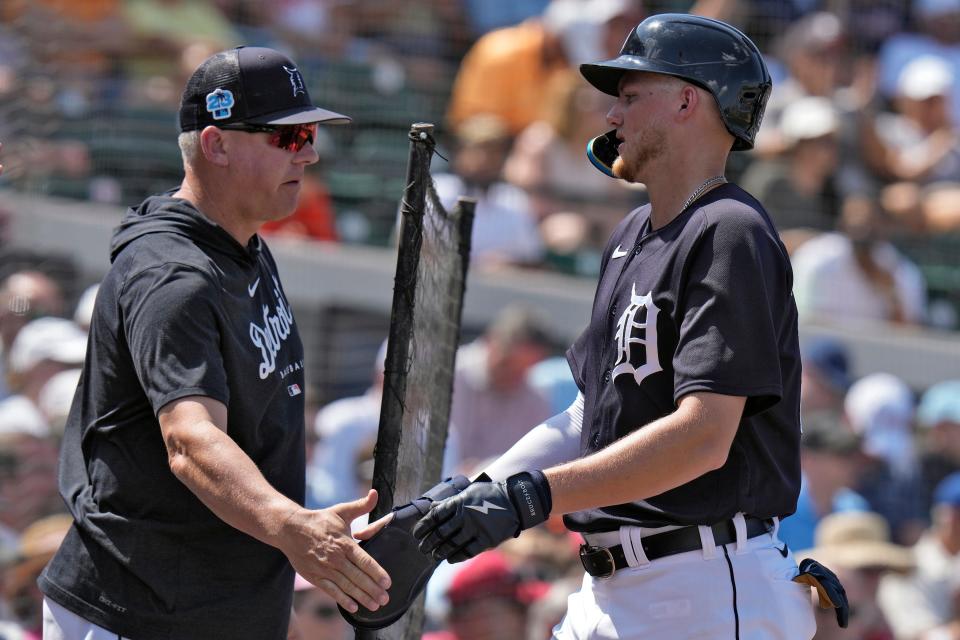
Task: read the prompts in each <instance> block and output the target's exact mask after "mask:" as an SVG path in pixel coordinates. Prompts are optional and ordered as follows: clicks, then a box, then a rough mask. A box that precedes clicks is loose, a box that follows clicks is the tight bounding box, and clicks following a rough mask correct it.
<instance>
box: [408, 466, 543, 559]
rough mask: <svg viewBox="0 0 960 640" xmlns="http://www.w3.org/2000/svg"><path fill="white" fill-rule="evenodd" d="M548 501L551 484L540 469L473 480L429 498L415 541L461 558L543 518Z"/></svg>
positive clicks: (431, 551)
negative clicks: (447, 495) (450, 494)
mask: <svg viewBox="0 0 960 640" xmlns="http://www.w3.org/2000/svg"><path fill="white" fill-rule="evenodd" d="M551 506H552V504H551V497H550V485H549V484H547V479H546V477H544V475H543V473H542V472H540V471H530V472H526V471H524V472H522V473H518V474H515V475H512V476H510V477H509V478H507V479H506V480H505V481H503V482H490V481H489V479H486V480H485V481H484V480H478V481H476V482H474V483H473V484H471V485H470V486H469V487H467V488H466V489H464V490H463V491H462V492H461V493H459V494H458V495H456V496H454V497H452V498H448V499H446V500H443V501H442V502H436V503H434V504H433V505H432V506H431V509H430V512H429V513H428V514H427V515H426V516H424V517H423V518H421V519H420V522H418V523H417V524H416V526H415V527H414V528H413V536H414V537H415V538H417V539H418V540H419V541H420V547H419V548H420V553H422V554H424V555H426V556H431V557H433V558H434V559H436V560H447V561H449V562H462V561H464V560H467V559H469V558H472V557H473V556H475V555H477V554H478V553H480V552H482V551H485V550H487V549H492V548H493V547H495V546H497V545H498V544H500V543H501V542H503V541H504V540H507V539H509V538H515V537H517V536H518V535H520V532H521V531H523V530H524V529H529V528H530V527H535V526H537V525H538V524H540V523H542V522H544V521H545V520H546V519H547V517H548V516H549V515H550V508H551Z"/></svg>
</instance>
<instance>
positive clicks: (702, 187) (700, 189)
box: [680, 176, 727, 211]
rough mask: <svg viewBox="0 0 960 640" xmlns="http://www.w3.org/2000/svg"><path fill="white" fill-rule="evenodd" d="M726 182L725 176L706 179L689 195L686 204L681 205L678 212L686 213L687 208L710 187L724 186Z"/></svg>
mask: <svg viewBox="0 0 960 640" xmlns="http://www.w3.org/2000/svg"><path fill="white" fill-rule="evenodd" d="M726 181H727V178H726V177H725V176H713V177H712V178H708V179H707V180H705V181H704V182H703V184H701V185H700V186H699V187H697V188H696V189H694V191H693V193H691V194H690V197H689V198H687V200H686V202H684V203H683V206H682V207H680V211H686V210H687V207H689V206H690V205H691V204H693V203H694V202H696V201H697V198H699V197H700V196H702V195H703V193H704V192H705V191H706V190H707V189H709V188H710V187H712V186H714V185H718V184H724V183H725V182H726Z"/></svg>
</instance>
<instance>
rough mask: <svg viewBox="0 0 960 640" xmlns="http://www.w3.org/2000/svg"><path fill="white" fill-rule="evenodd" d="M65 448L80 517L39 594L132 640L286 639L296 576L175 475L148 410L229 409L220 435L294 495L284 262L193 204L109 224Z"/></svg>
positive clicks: (291, 336)
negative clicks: (107, 256)
mask: <svg viewBox="0 0 960 640" xmlns="http://www.w3.org/2000/svg"><path fill="white" fill-rule="evenodd" d="M111 262H112V263H113V264H112V266H111V268H110V270H109V272H108V273H107V275H106V277H105V278H104V280H103V282H102V283H101V286H100V290H99V293H98V296H97V301H96V306H95V309H94V314H93V320H92V323H91V327H90V340H89V346H88V350H87V357H86V362H85V364H84V370H83V375H82V377H81V381H80V385H79V387H78V389H77V394H76V396H75V397H74V401H73V406H72V407H71V410H70V415H69V418H68V421H67V425H66V430H65V433H64V442H63V448H62V451H61V454H60V478H59V482H60V492H61V494H62V495H63V498H64V500H65V501H66V503H67V506H68V508H69V509H70V511H71V513H72V514H73V516H74V519H75V521H76V522H75V524H74V526H73V528H72V529H71V530H70V532H69V534H68V535H67V537H66V539H65V540H64V542H63V544H62V545H61V547H60V550H59V551H58V552H57V554H56V556H55V557H54V559H53V560H52V561H51V563H50V565H49V566H48V567H47V569H46V570H45V571H44V573H43V575H41V577H40V580H39V584H40V587H41V590H42V591H43V593H44V594H45V595H46V596H47V597H49V598H50V599H52V600H54V601H56V602H58V603H59V604H61V605H63V606H64V607H66V608H67V609H69V610H71V611H73V612H74V613H76V614H78V615H80V616H81V617H83V618H85V619H87V620H89V621H91V622H94V623H96V624H98V625H100V626H102V627H105V628H107V629H109V630H111V631H114V632H116V633H119V634H122V635H123V636H124V637H130V638H133V639H134V640H154V639H156V640H161V639H162V640H173V639H176V640H188V639H193V638H196V639H197V640H201V639H202V640H210V639H212V638H230V639H234V640H240V639H244V638H249V639H250V640H269V639H271V638H277V639H283V638H285V637H286V636H285V632H286V626H287V619H288V617H289V614H290V605H291V599H292V589H293V570H292V569H291V567H290V565H289V563H288V561H287V559H286V558H285V557H284V556H283V554H282V553H280V552H279V551H278V550H276V549H274V548H273V547H270V546H268V545H265V544H263V543H261V542H258V541H257V540H255V539H253V538H251V537H249V536H247V535H246V534H244V533H241V532H240V531H238V530H237V529H234V528H232V527H231V526H229V525H227V524H226V523H224V522H223V521H222V520H220V519H219V518H217V516H215V515H214V514H213V513H212V512H211V511H210V510H209V509H208V508H207V507H205V506H204V505H203V504H202V503H201V502H200V500H199V499H198V498H197V497H196V496H195V495H194V494H193V493H192V492H191V491H190V490H189V489H187V487H186V486H185V485H183V484H182V483H181V482H180V481H179V480H178V479H177V478H176V477H175V476H174V475H173V473H172V472H171V471H170V467H169V464H168V460H167V452H166V448H165V446H164V443H163V440H162V438H161V434H160V426H159V423H158V421H157V412H158V411H159V410H160V408H161V407H163V406H164V405H166V404H168V403H169V402H171V401H173V400H176V399H178V398H182V397H185V396H193V395H200V396H207V397H210V398H213V399H216V400H218V401H220V402H222V403H223V404H225V405H226V407H227V409H228V423H227V433H228V434H229V435H230V436H231V437H232V438H233V439H234V440H235V441H236V442H237V444H238V445H239V446H240V448H241V449H243V450H244V451H245V452H246V453H247V455H249V456H250V458H251V459H252V460H253V461H254V463H256V465H257V467H258V468H259V469H260V471H261V472H262V473H263V475H264V476H265V477H266V479H267V480H268V481H269V482H270V484H271V485H272V486H273V487H274V488H276V489H277V490H278V491H280V492H282V493H283V494H284V495H286V496H289V497H290V498H291V499H293V500H295V501H296V502H298V503H300V504H303V494H304V402H303V390H304V374H303V346H302V344H301V342H300V336H299V334H298V333H297V327H296V325H295V324H294V321H293V314H292V310H291V308H290V305H289V304H288V303H287V301H286V297H285V295H284V293H283V288H282V287H281V286H280V281H279V277H278V276H277V268H276V264H275V263H274V260H273V257H272V256H271V255H270V251H269V250H268V249H267V247H266V245H265V244H263V242H262V241H261V240H260V238H259V237H258V236H254V237H253V238H252V239H251V240H250V242H249V243H248V244H247V246H246V247H244V246H242V245H240V244H239V243H238V242H237V241H236V240H235V239H234V238H233V237H231V236H230V235H229V234H228V233H227V232H226V231H225V230H224V229H223V228H221V227H220V226H218V225H216V224H214V223H213V222H211V221H210V220H208V219H207V218H205V217H204V216H203V215H202V214H200V213H199V212H198V211H197V210H196V209H195V208H194V207H193V206H192V205H190V204H189V203H187V202H185V201H183V200H179V199H175V198H172V197H170V196H169V195H162V196H154V197H152V198H149V199H147V200H146V201H145V202H144V203H143V204H142V205H141V206H140V207H139V208H136V209H130V210H129V211H128V212H127V214H126V216H125V217H124V220H123V222H122V224H121V225H120V226H119V227H118V228H117V230H116V232H115V233H114V237H113V242H112V247H111Z"/></svg>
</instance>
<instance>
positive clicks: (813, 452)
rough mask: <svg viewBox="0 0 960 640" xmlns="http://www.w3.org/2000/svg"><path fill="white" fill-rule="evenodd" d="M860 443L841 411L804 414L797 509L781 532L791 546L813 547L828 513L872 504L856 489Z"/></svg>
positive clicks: (782, 524)
mask: <svg viewBox="0 0 960 640" xmlns="http://www.w3.org/2000/svg"><path fill="white" fill-rule="evenodd" d="M860 445H861V438H860V437H859V436H858V435H857V434H855V433H854V432H853V431H852V430H851V429H850V428H849V427H848V426H846V425H845V424H843V420H842V417H841V416H840V415H839V414H836V413H832V412H825V411H822V412H819V413H814V414H810V415H805V416H804V417H803V435H802V436H801V438H800V469H801V471H802V476H801V480H800V495H799V497H798V498H797V510H796V511H795V512H794V513H793V515H791V516H789V517H787V518H784V519H783V520H782V521H781V523H780V530H779V533H778V535H779V537H780V539H781V540H783V541H784V542H786V543H787V545H788V546H789V547H790V548H791V549H806V548H809V547H812V546H813V544H814V531H815V530H816V527H817V524H818V523H819V522H820V521H821V520H822V519H823V518H824V517H825V516H827V515H829V514H831V513H836V512H843V511H867V510H868V509H869V508H870V506H869V504H868V503H867V501H866V500H865V499H864V498H863V496H861V495H860V494H858V493H856V492H855V491H854V490H853V487H855V486H856V485H857V479H858V477H859V474H860V472H861V469H862V466H863V453H862V450H861V448H860Z"/></svg>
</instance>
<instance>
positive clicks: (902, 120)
mask: <svg viewBox="0 0 960 640" xmlns="http://www.w3.org/2000/svg"><path fill="white" fill-rule="evenodd" d="M838 6H840V5H838ZM831 9H834V11H831ZM665 10H677V11H691V12H697V13H700V14H702V15H708V16H712V17H718V18H721V19H724V20H728V21H730V22H732V23H733V24H736V25H738V26H740V27H742V28H743V29H745V30H746V31H747V33H748V34H749V35H750V36H751V37H752V38H753V39H754V40H755V41H756V42H757V43H758V44H759V45H760V46H761V48H762V49H763V51H764V52H765V54H766V55H767V56H768V64H769V66H770V68H771V70H772V72H773V73H774V90H773V94H772V97H771V102H770V105H769V107H768V110H767V115H766V119H765V122H764V126H763V128H762V129H761V137H760V139H759V140H758V144H757V148H756V149H755V150H754V151H753V152H751V153H749V154H738V155H739V156H740V157H738V158H735V160H733V161H732V162H731V166H730V167H729V172H728V175H729V176H730V178H731V179H735V180H738V181H740V183H741V184H742V185H743V186H744V188H746V189H747V190H748V191H750V192H752V193H753V194H755V195H756V196H757V197H758V198H759V199H760V200H761V201H763V202H764V203H766V205H767V208H768V210H769V212H770V213H771V215H772V217H773V218H774V220H775V222H776V223H777V225H778V228H779V229H780V231H781V235H782V237H783V239H784V241H785V243H786V244H787V246H788V248H789V250H790V252H791V257H792V261H793V266H794V274H795V296H796V300H797V304H798V307H799V309H800V313H801V320H802V321H805V320H811V319H816V318H818V317H820V316H825V317H830V318H833V319H834V321H837V320H838V319H842V320H843V321H849V322H856V321H859V320H866V321H876V322H887V323H895V324H907V325H917V326H929V327H935V328H940V329H945V330H953V331H955V330H957V328H958V326H960V318H958V310H960V286H958V284H957V283H958V275H957V274H958V273H960V263H958V261H957V256H958V255H960V137H958V124H960V82H957V81H956V79H957V78H958V77H960V75H958V71H960V0H913V1H910V0H885V1H883V2H866V1H856V0H855V1H853V2H847V3H842V11H838V10H836V7H834V3H829V2H817V1H808V2H801V1H799V0H794V1H791V0H699V1H698V2H695V3H691V2H684V1H681V0H662V1H659V2H655V1H650V2H642V1H640V0H525V1H520V0H511V1H510V2H491V1H487V0H410V1H407V2H403V3H397V2H381V1H364V2H344V1H333V0H282V1H279V2H272V3H261V2H255V1H251V0H209V1H199V0H191V1H186V0H127V1H121V0H96V1H94V0H89V1H85V2H65V1H61V0H31V1H29V2H28V1H27V0H8V1H7V2H4V3H3V4H2V6H0V140H3V141H4V142H5V145H4V151H3V163H4V165H5V169H4V175H3V176H2V177H0V186H2V187H3V188H10V189H19V190H23V191H26V192H37V193H43V194H50V195H59V196H67V197H74V198H78V199H83V200H91V201H94V202H102V203H104V204H111V205H128V204H131V203H132V202H134V201H136V200H138V199H139V198H140V197H142V196H143V195H146V194H147V193H148V192H152V191H158V190H163V189H166V188H169V187H172V186H174V185H175V184H176V182H177V181H178V180H179V176H180V169H179V152H178V150H177V149H176V146H175V144H174V145H173V146H172V147H171V146H170V145H169V143H168V140H169V139H170V138H172V136H170V135H169V132H170V131H172V130H173V127H174V126H175V125H174V122H175V117H176V116H175V114H176V107H177V103H178V100H179V95H178V93H177V88H178V87H180V86H182V85H183V82H184V80H185V78H186V75H187V74H189V72H190V71H191V70H192V69H193V68H194V67H195V66H196V64H197V63H198V62H199V61H200V60H202V59H204V58H205V57H206V56H207V55H209V54H210V53H211V52H214V51H217V50H220V49H223V48H225V47H229V46H233V45H237V44H241V43H245V44H252V45H253V44H255V45H266V46H272V47H277V48H280V49H284V50H288V51H290V52H292V53H293V55H294V57H295V58H296V59H298V60H300V61H303V62H302V64H303V66H304V73H303V75H304V77H305V78H306V79H307V80H308V82H310V83H311V92H312V93H313V95H314V96H315V97H316V98H317V99H318V101H320V102H322V103H324V104H327V105H329V106H330V107H331V108H334V109H337V110H339V111H343V112H346V113H348V114H351V115H354V116H355V119H356V121H355V125H354V126H353V127H349V128H343V129H344V130H343V131H338V132H336V133H335V134H333V135H331V136H330V137H329V138H328V139H324V140H321V141H320V143H319V144H320V149H319V150H320V152H321V157H322V158H325V159H327V160H330V159H332V158H333V157H334V155H335V156H336V158H337V163H336V165H337V167H336V168H335V167H334V166H333V165H332V163H325V162H323V161H321V162H320V163H319V164H318V167H319V168H316V169H313V170H312V173H311V174H310V184H309V188H305V190H304V194H303V197H302V200H301V203H300V207H299V208H298V210H297V212H296V213H295V214H294V215H293V216H292V217H291V218H289V219H288V220H285V221H282V222H280V223H277V224H275V225H272V228H271V229H269V230H268V232H269V233H274V234H296V235H299V236H306V237H309V238H313V239H316V240H317V241H325V242H358V243H374V244H376V243H387V242H389V241H390V233H391V229H392V227H393V224H394V221H395V216H396V202H397V199H398V197H399V193H400V192H399V190H395V191H391V189H392V188H394V187H395V186H396V184H397V182H396V180H393V182H391V179H395V178H398V177H400V178H402V176H403V172H404V170H405V166H404V164H405V147H406V137H405V131H406V128H407V127H408V126H409V123H410V122H412V121H413V120H414V119H429V117H433V118H434V121H435V122H436V123H437V125H438V138H439V140H440V142H441V147H442V148H443V149H449V150H450V153H451V155H450V159H449V162H442V161H441V159H439V158H438V159H437V161H436V166H435V173H436V183H437V185H436V186H437V190H438V193H439V194H440V196H441V198H442V199H444V200H445V201H448V202H449V201H452V200H453V199H454V198H455V197H456V196H457V195H460V194H464V193H469V194H472V195H475V196H476V197H477V198H478V208H477V219H476V228H475V231H474V252H473V263H474V267H473V268H478V269H499V268H502V267H504V265H509V266H511V267H522V268H524V269H551V270H557V271H562V272H566V273H573V274H582V275H595V273H596V272H597V270H598V268H599V255H600V251H601V250H602V246H601V243H602V242H603V241H604V239H605V238H606V237H607V236H608V234H609V231H610V230H611V228H612V226H613V225H615V224H616V223H617V222H618V221H619V220H620V219H621V218H622V216H623V215H624V214H625V213H626V212H627V211H628V210H629V209H631V208H632V207H634V206H637V205H639V204H642V203H643V202H645V194H644V191H643V189H642V188H634V187H631V186H627V185H626V184H625V183H621V182H618V181H613V180H609V179H607V178H606V177H604V176H602V175H601V174H600V173H598V172H596V171H595V170H594V169H593V168H592V167H590V166H589V164H588V163H587V162H585V158H584V153H583V149H584V147H585V144H586V141H587V140H588V139H589V138H591V137H593V136H594V135H597V134H598V133H601V132H603V131H604V130H605V129H606V128H607V126H606V124H605V121H604V114H605V112H606V109H607V108H609V104H607V103H605V102H604V101H603V100H602V99H600V98H599V94H597V92H595V91H590V90H587V89H586V85H585V84H584V82H583V81H581V80H580V76H579V75H578V74H577V73H576V65H577V64H579V63H580V62H582V61H586V60H596V59H601V58H604V57H606V56H610V55H613V54H614V53H616V51H617V50H618V49H619V47H620V45H621V43H622V41H623V38H624V36H625V33H626V30H627V29H628V28H629V27H630V26H631V25H633V24H636V22H638V20H639V19H640V18H642V17H643V16H644V15H646V14H650V13H655V12H661V11H665ZM347 129H349V130H347ZM155 131H159V132H160V133H158V134H157V135H156V136H155V137H154V135H153V132H155ZM391 138H395V139H396V140H397V141H398V142H396V143H395V144H392V143H391V142H390V139H391ZM445 155H446V154H445ZM341 165H342V166H341ZM0 237H2V234H0ZM95 294H96V285H93V286H91V287H89V288H85V287H84V286H82V284H81V283H78V282H77V281H76V279H75V278H73V277H71V272H70V269H69V265H64V264H63V263H62V262H60V261H59V259H57V258H55V257H51V256H45V255H24V254H23V253H22V252H16V251H9V250H5V248H4V247H2V246H0V351H2V358H0V371H2V375H0V566H2V567H3V571H2V573H0V637H4V638H7V639H8V640H15V639H17V638H38V637H39V632H38V629H39V622H40V621H39V612H40V602H41V596H40V593H39V591H38V590H37V588H36V585H35V579H36V577H37V575H38V574H39V572H40V570H41V569H42V567H43V566H44V564H45V563H46V561H47V560H48V559H49V557H50V556H51V554H52V552H53V550H54V549H56V547H57V545H58V543H59V540H60V538H62V536H63V535H64V533H65V530H66V528H67V527H68V526H69V523H70V519H69V518H68V517H66V516H64V515H63V512H64V508H63V504H62V501H61V499H60V497H59V495H58V494H57V489H56V473H55V469H56V456H57V450H58V447H59V437H60V435H61V433H62V431H61V430H62V427H63V423H64V420H65V416H66V412H67V411H68V409H69V406H70V402H71V400H72V395H73V390H74V388H75V386H76V383H77V380H78V377H79V366H80V365H81V364H82V362H83V358H84V353H85V350H86V331H85V329H86V327H87V323H88V322H89V314H90V312H91V307H92V300H93V296H95ZM562 351H563V346H562V345H559V344H557V341H556V340H555V339H554V338H553V337H552V336H550V335H549V331H548V329H547V328H546V326H545V325H544V323H543V322H542V320H541V319H540V318H538V316H537V314H536V313H535V311H531V310H529V309H522V308H515V309H508V310H505V311H504V313H503V315H502V316H501V317H499V318H498V319H497V320H495V321H494V322H493V323H491V325H490V326H489V327H487V329H486V331H484V332H483V334H482V335H481V336H479V337H478V338H477V340H475V341H473V342H471V343H469V344H465V345H464V346H463V347H462V349H461V352H460V355H459V357H458V364H457V377H456V383H455V393H454V406H453V410H452V414H453V420H452V423H451V437H450V442H449V446H448V452H447V453H448V455H447V457H446V462H445V465H446V469H447V471H449V472H460V473H467V474H470V473H475V472H478V471H480V470H482V468H483V464H484V461H485V460H487V459H489V458H490V457H493V456H496V455H497V454H499V453H502V450H501V449H498V445H502V446H503V447H504V448H505V447H506V446H507V445H509V444H510V443H512V442H513V441H514V440H515V438H516V435H517V434H516V432H515V429H517V428H522V427H525V426H529V425H531V424H536V423H537V422H538V421H539V420H541V419H543V418H545V417H547V416H549V415H553V414H554V413H557V412H558V410H560V409H562V408H564V407H566V406H567V405H568V404H569V403H570V401H571V399H572V395H571V394H574V395H575V393H576V389H575V387H574V386H573V382H572V379H571V378H570V376H569V372H568V371H567V370H566V363H565V361H564V360H563V358H562ZM802 357H803V364H804V379H803V398H802V412H803V423H804V435H803V440H802V467H803V473H804V482H803V487H802V490H801V495H800V501H799V504H798V509H797V513H796V514H795V515H793V516H791V517H790V518H787V519H785V520H784V521H783V522H782V524H781V528H780V536H781V537H782V539H783V540H784V541H786V542H787V543H788V544H789V545H790V547H791V548H793V549H794V550H795V552H797V553H798V554H799V555H801V556H802V555H810V556H813V557H816V558H818V559H821V560H823V561H824V562H825V563H826V564H828V565H829V566H831V568H833V569H835V570H836V571H837V573H838V574H840V576H841V578H842V579H843V581H844V584H845V585H846V588H847V592H848V595H849V597H850V600H851V604H852V607H851V624H850V628H849V629H847V630H844V631H839V630H837V629H836V628H835V625H833V624H823V625H821V631H820V632H818V635H817V638H833V637H837V638H851V639H859V640H886V639H889V640H949V639H951V638H952V639H954V640H960V368H958V371H957V376H956V378H955V379H951V380H943V381H941V382H939V383H937V384H933V385H930V386H927V387H925V388H913V387H911V386H910V385H909V384H908V383H907V382H906V381H905V380H903V379H901V378H900V377H898V376H897V375H896V372H873V373H869V374H866V375H859V376H857V375H855V374H854V371H856V370H857V368H856V367H855V366H854V364H855V363H853V362H852V355H851V353H850V351H849V349H848V345H845V344H844V343H843V342H841V341H839V340H836V339H810V340H806V341H805V342H804V344H803V353H802ZM382 362H383V351H382V350H381V354H380V356H379V357H378V359H377V361H376V362H373V363H371V387H370V389H369V390H368V391H367V392H366V393H364V394H363V395H361V396H358V397H350V398H341V399H338V400H336V401H335V402H333V403H330V404H328V405H326V406H324V407H320V408H314V409H312V410H311V414H310V415H309V416H308V425H313V427H314V428H313V430H312V433H311V436H312V437H311V438H309V441H308V461H309V464H308V477H307V484H308V491H307V495H308V502H309V503H310V504H311V505H312V506H316V507H320V506H326V505H329V504H334V503H336V502H342V501H345V500H350V499H353V498H355V497H357V496H359V495H361V494H362V492H363V491H364V490H365V489H366V487H368V486H369V483H370V481H371V473H372V462H371V457H372V449H373V443H374V440H375V438H376V429H377V424H378V419H379V399H380V384H381V382H382ZM307 365H308V367H309V366H310V363H307ZM490 425H498V428H500V429H502V431H491V430H490ZM578 545H579V540H578V539H577V537H576V536H574V535H572V534H569V533H567V532H566V531H565V530H564V529H563V527H562V524H561V523H560V522H559V520H558V519H551V520H550V521H548V522H547V523H546V524H545V525H544V526H542V527H540V528H538V529H536V530H534V531H531V532H530V533H528V534H527V535H525V536H523V538H522V539H517V540H514V541H511V542H510V543H508V544H506V545H504V546H502V547H501V548H500V549H498V550H496V551H490V552H487V553H485V554H483V555H482V556H479V557H478V558H476V559H475V560H473V561H470V562H468V563H465V564H463V565H446V564H445V565H443V566H442V568H441V570H440V571H438V573H437V574H436V575H435V577H434V579H433V580H432V581H431V584H430V587H429V589H428V608H427V611H428V618H427V629H428V636H427V637H429V638H432V639H433V640H480V639H482V638H530V639H531V640H534V639H540V638H548V637H549V630H550V628H551V627H552V624H554V623H555V622H557V621H558V620H559V618H560V616H562V614H563V611H564V608H565V597H566V595H567V594H568V593H570V592H571V591H573V590H574V589H575V586H576V582H577V580H578V578H579V576H580V575H581V573H582V568H581V567H580V564H579V562H578V560H577V554H576V552H577V548H578ZM294 605H295V609H296V610H297V612H298V618H299V619H300V620H301V625H302V628H303V631H302V637H303V639H304V640H311V639H313V638H336V637H338V634H339V635H340V636H342V637H349V636H348V634H349V633H350V631H349V629H348V628H347V627H346V624H345V623H344V622H343V621H342V620H341V619H340V617H339V614H338V612H337V610H336V607H335V603H333V601H332V600H330V599H329V597H327V596H326V595H325V594H323V592H321V591H319V590H318V589H315V588H312V587H311V585H310V584H309V583H307V582H306V581H302V580H300V581H298V582H297V584H296V596H295V602H294ZM828 615H832V614H828Z"/></svg>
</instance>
